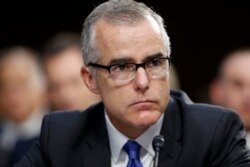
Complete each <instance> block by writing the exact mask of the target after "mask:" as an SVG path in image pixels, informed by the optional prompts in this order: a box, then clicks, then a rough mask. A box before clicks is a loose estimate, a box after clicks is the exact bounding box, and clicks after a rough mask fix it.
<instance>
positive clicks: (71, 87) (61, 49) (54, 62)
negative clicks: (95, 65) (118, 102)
mask: <svg viewBox="0 0 250 167" xmlns="http://www.w3.org/2000/svg"><path fill="white" fill-rule="evenodd" d="M82 65H83V58H82V53H81V47H80V35H79V36H78V35H77V34H74V33H70V32H62V33H59V34H57V35H55V36H54V37H52V38H51V39H50V40H49V41H48V43H47V44H46V46H45V49H44V55H43V66H44V69H45V73H46V78H47V84H48V95H49V102H50V106H51V110H52V111H54V110H76V109H86V108H87V107H88V106H89V105H91V104H93V103H96V102H98V101H100V97H99V96H98V95H95V94H94V93H92V92H91V91H89V90H88V88H87V87H86V86H85V85H84V84H83V81H82V79H81V76H80V69H81V67H82Z"/></svg>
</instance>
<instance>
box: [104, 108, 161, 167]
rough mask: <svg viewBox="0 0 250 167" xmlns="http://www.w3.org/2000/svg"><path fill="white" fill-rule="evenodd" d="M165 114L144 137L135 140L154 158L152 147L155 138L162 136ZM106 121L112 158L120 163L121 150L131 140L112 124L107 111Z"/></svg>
mask: <svg viewBox="0 0 250 167" xmlns="http://www.w3.org/2000/svg"><path fill="white" fill-rule="evenodd" d="M163 117H164V114H162V115H161V117H160V119H159V120H158V121H157V122H156V123H155V124H154V125H152V126H150V127H149V128H148V129H147V130H146V131H145V132H144V133H143V134H142V135H140V136H139V137H138V138H136V139H135V141H136V142H138V143H139V144H140V145H141V146H142V147H143V148H144V149H145V150H146V151H147V152H148V153H149V154H151V155H152V156H154V154H155V152H154V150H153V146H152V140H153V138H154V136H156V135H159V134H160V130H161V126H162V122H163ZM105 121H106V125H107V130H108V135H109V143H110V149H111V156H112V158H113V159H114V161H115V162H117V161H118V159H119V156H120V153H121V150H122V148H123V146H124V144H125V143H126V142H127V141H128V140H129V138H128V137H126V136H125V135H123V134H122V133H121V132H120V131H118V130H117V129H116V128H115V127H114V125H113V124H112V123H111V121H110V119H109V117H108V115H107V113H106V111H105Z"/></svg>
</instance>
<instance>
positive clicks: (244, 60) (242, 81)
mask: <svg viewBox="0 0 250 167" xmlns="http://www.w3.org/2000/svg"><path fill="white" fill-rule="evenodd" d="M245 54H248V55H240V56H236V57H233V58H231V59H230V60H229V61H228V62H227V64H226V65H225V68H224V80H223V81H222V85H223V87H222V90H223V93H222V98H223V99H224V100H223V103H224V104H223V105H224V106H226V107H229V108H232V109H234V110H236V111H237V112H238V113H239V114H240V116H241V118H242V120H243V122H244V124H245V126H246V128H247V129H250V53H245Z"/></svg>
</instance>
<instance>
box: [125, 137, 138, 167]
mask: <svg viewBox="0 0 250 167" xmlns="http://www.w3.org/2000/svg"><path fill="white" fill-rule="evenodd" d="M140 148H141V146H140V145H139V144H138V143H137V142H135V141H132V140H128V141H127V143H126V144H125V145H124V146H123V149H124V150H125V151H126V152H127V154H128V157H129V161H128V165H127V167H143V166H142V164H141V161H140V158H139V152H140Z"/></svg>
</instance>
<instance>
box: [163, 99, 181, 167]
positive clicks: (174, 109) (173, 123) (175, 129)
mask: <svg viewBox="0 0 250 167" xmlns="http://www.w3.org/2000/svg"><path fill="white" fill-rule="evenodd" d="M181 122H182V121H181V114H180V112H179V110H178V106H177V104H176V103H175V102H174V101H173V100H172V99H170V101H169V105H168V108H167V110H166V113H165V116H164V121H163V125H162V129H161V135H162V136H163V137H164V139H165V146H164V148H163V149H162V150H161V151H160V156H159V167H166V166H167V167H174V166H175V164H176V161H177V158H178V155H179V153H180V150H181V145H180V143H179V140H180V138H181V134H182V125H181Z"/></svg>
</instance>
